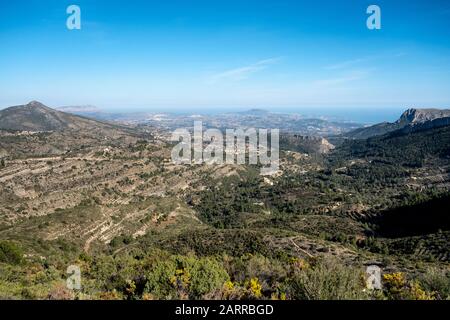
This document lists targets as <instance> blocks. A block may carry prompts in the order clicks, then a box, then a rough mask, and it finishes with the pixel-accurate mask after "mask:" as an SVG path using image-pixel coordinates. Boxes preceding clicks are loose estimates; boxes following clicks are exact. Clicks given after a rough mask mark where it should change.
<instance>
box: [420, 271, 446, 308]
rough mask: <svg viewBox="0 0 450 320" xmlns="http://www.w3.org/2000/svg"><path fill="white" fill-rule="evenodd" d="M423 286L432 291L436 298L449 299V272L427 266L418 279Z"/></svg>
mask: <svg viewBox="0 0 450 320" xmlns="http://www.w3.org/2000/svg"><path fill="white" fill-rule="evenodd" d="M419 281H420V283H421V284H422V286H423V288H424V289H425V290H426V291H428V292H434V293H435V295H436V298H437V299H446V300H449V299H450V272H449V271H445V270H439V269H437V268H429V269H428V270H427V271H426V273H424V274H423V275H422V276H421V278H420V279H419Z"/></svg>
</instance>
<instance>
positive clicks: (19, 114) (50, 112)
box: [0, 101, 125, 134]
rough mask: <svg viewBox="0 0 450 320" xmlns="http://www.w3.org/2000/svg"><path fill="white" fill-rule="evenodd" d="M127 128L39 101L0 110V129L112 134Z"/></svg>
mask: <svg viewBox="0 0 450 320" xmlns="http://www.w3.org/2000/svg"><path fill="white" fill-rule="evenodd" d="M124 129H125V128H123V127H120V126H117V125H113V124H109V123H105V122H100V121H97V120H93V119H89V118H85V117H82V116H77V115H74V114H70V113H66V112H61V111H57V110H55V109H52V108H49V107H47V106H45V105H43V104H42V103H40V102H38V101H31V102H30V103H28V104H25V105H19V106H13V107H9V108H6V109H3V110H0V130H13V131H32V132H37V131H65V130H74V131H86V132H92V131H95V132H102V131H103V132H105V133H108V134H112V133H113V132H112V131H114V130H116V131H118V130H124Z"/></svg>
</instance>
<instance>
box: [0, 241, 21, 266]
mask: <svg viewBox="0 0 450 320" xmlns="http://www.w3.org/2000/svg"><path fill="white" fill-rule="evenodd" d="M22 260H23V250H22V248H21V247H19V246H18V245H17V244H15V243H13V242H11V241H0V262H4V263H8V264H20V263H21V262H22Z"/></svg>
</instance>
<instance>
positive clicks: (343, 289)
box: [287, 260, 368, 300]
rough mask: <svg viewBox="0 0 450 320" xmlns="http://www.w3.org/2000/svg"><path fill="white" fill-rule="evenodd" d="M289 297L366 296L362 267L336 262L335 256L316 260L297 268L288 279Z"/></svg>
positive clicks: (322, 298)
mask: <svg viewBox="0 0 450 320" xmlns="http://www.w3.org/2000/svg"><path fill="white" fill-rule="evenodd" d="M287 285H288V292H290V297H289V298H292V299H299V300H348V299H367V298H368V296H367V294H366V293H365V292H364V288H365V287H364V275H363V273H362V270H359V269H355V268H351V267H347V266H344V265H342V264H339V263H338V262H337V261H335V260H323V261H318V262H317V263H316V264H315V265H314V266H312V267H310V268H306V269H304V270H299V271H297V272H295V273H294V275H293V276H292V278H291V279H288V281H287Z"/></svg>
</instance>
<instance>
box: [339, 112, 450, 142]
mask: <svg viewBox="0 0 450 320" xmlns="http://www.w3.org/2000/svg"><path fill="white" fill-rule="evenodd" d="M447 125H450V110H449V109H430V108H429V109H415V108H411V109H408V110H406V111H405V112H403V114H402V115H401V116H400V118H399V119H398V120H397V121H395V122H393V123H389V122H383V123H379V124H376V125H373V126H370V127H365V128H359V129H356V130H353V131H350V132H349V133H347V134H346V137H348V138H352V139H367V138H370V137H374V136H381V135H384V134H386V133H389V132H393V131H400V132H402V133H408V132H413V131H420V130H426V129H432V128H437V127H442V126H447Z"/></svg>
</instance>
